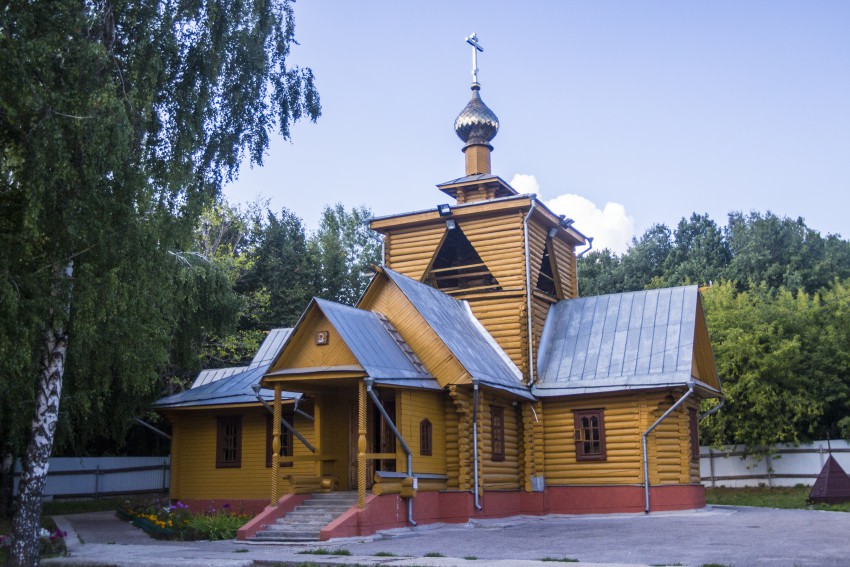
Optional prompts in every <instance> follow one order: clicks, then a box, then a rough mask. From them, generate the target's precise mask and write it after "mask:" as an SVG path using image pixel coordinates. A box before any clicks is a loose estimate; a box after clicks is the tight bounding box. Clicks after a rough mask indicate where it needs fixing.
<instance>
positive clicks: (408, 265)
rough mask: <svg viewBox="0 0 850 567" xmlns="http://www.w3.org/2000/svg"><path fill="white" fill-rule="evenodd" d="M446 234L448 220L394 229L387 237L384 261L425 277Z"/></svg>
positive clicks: (408, 273)
mask: <svg viewBox="0 0 850 567" xmlns="http://www.w3.org/2000/svg"><path fill="white" fill-rule="evenodd" d="M445 238H446V223H445V222H443V221H442V220H439V221H438V222H437V223H436V224H431V225H430V226H427V225H426V226H421V225H420V226H416V227H413V228H405V229H398V230H394V231H393V232H391V233H389V234H387V235H386V237H385V238H384V254H385V255H386V257H385V259H384V262H385V263H386V265H387V267H389V268H392V269H393V270H395V271H397V272H398V273H400V274H404V275H405V276H407V277H409V278H413V279H414V280H416V281H421V280H422V278H423V277H424V276H425V272H426V270H428V268H429V267H430V266H431V262H432V261H433V258H434V255H435V254H436V252H437V251H438V250H439V249H440V245H441V244H442V243H443V240H445Z"/></svg>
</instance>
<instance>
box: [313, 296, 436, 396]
mask: <svg viewBox="0 0 850 567" xmlns="http://www.w3.org/2000/svg"><path fill="white" fill-rule="evenodd" d="M313 301H315V303H316V305H317V306H318V308H319V309H321V311H322V313H324V315H325V317H327V318H328V320H329V321H330V322H331V324H332V325H333V326H334V329H336V331H337V332H338V333H339V334H340V336H341V337H342V340H343V341H345V344H346V345H347V346H348V348H349V349H350V350H351V353H352V354H353V355H354V357H355V358H356V359H357V362H359V363H360V365H361V366H362V367H363V370H364V371H365V372H366V374H368V375H369V377H370V378H374V379H375V382H377V383H379V384H394V385H400V386H412V387H424V388H434V389H440V385H439V383H438V382H437V381H436V380H435V379H434V377H433V376H431V374H430V373H429V372H428V370H427V369H426V368H425V367H424V366H423V365H422V363H421V362H420V361H419V359H418V358H417V357H416V355H415V354H414V353H413V350H412V349H411V348H410V346H408V345H407V343H405V342H404V339H402V338H401V336H400V335H399V334H398V332H397V331H396V330H395V328H394V327H393V326H392V325H391V324H390V323H389V322H388V321H385V320H382V318H381V316H380V315H378V314H377V313H374V312H372V311H366V310H363V309H357V308H356V307H349V306H347V305H341V304H339V303H334V302H332V301H327V300H324V299H318V298H317V299H314V300H313Z"/></svg>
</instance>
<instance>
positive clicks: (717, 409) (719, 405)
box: [699, 398, 726, 421]
mask: <svg viewBox="0 0 850 567" xmlns="http://www.w3.org/2000/svg"><path fill="white" fill-rule="evenodd" d="M725 405H726V398H723V399H722V400H720V403H719V404H717V405H716V406H714V407H713V408H711V409H710V410H708V411H707V412H705V413H701V414H699V420H700V421H702V420H704V419H705V418H707V417H708V416H710V415H711V414H713V413H716V412H718V411H720V408H722V407H723V406H725Z"/></svg>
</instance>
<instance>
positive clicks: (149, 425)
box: [133, 417, 171, 440]
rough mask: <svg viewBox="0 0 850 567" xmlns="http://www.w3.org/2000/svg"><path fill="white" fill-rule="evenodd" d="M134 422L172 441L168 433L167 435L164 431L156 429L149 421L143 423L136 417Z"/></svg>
mask: <svg viewBox="0 0 850 567" xmlns="http://www.w3.org/2000/svg"><path fill="white" fill-rule="evenodd" d="M133 421H135V422H136V423H138V424H139V425H141V426H142V427H147V428H148V429H150V430H151V431H153V432H154V433H156V434H157V435H159V436H160V437H165V438H166V439H169V440H170V439H171V435H169V434H168V433H166V432H165V431H163V430H161V429H157V428H156V427H154V426H153V425H151V424H150V423H148V422H147V421H142V420H141V419H139V418H138V417H134V418H133Z"/></svg>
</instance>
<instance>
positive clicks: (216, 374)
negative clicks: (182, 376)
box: [192, 366, 250, 388]
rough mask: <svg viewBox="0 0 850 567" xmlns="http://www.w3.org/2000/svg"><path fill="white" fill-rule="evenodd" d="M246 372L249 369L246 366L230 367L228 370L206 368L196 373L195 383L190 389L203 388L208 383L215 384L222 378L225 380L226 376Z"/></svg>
mask: <svg viewBox="0 0 850 567" xmlns="http://www.w3.org/2000/svg"><path fill="white" fill-rule="evenodd" d="M246 370H250V368H249V367H247V366H231V367H230V368H208V369H206V370H201V371H200V372H199V373H198V376H197V378H195V381H194V382H192V387H193V388H197V387H198V386H203V385H204V384H209V383H210V382H217V381H219V380H221V379H223V378H227V377H228V376H233V375H234V374H239V373H240V372H245V371H246Z"/></svg>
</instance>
